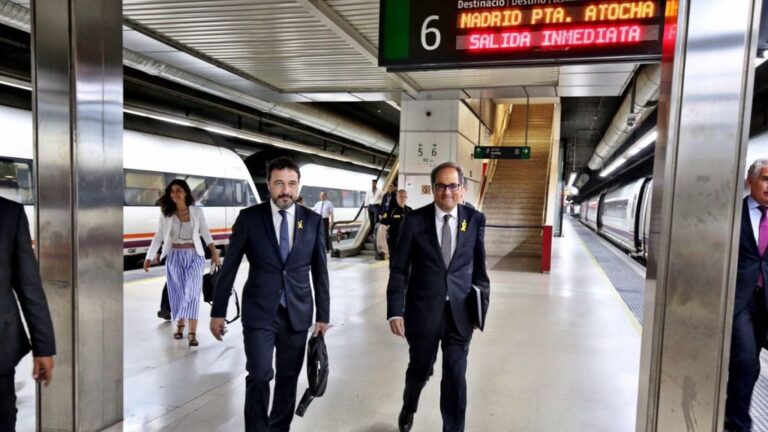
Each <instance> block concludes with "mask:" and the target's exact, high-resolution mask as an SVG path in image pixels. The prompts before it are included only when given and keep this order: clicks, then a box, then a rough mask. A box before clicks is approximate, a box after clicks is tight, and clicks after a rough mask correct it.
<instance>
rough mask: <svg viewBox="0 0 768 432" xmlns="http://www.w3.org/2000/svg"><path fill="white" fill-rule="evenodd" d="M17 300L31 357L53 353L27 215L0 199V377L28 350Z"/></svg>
mask: <svg viewBox="0 0 768 432" xmlns="http://www.w3.org/2000/svg"><path fill="white" fill-rule="evenodd" d="M14 293H16V295H15V296H14ZM17 299H18V303H19V304H20V305H21V309H22V311H23V313H24V319H25V320H26V322H27V326H28V327H29V333H30V335H31V339H32V343H31V349H32V352H33V354H34V356H35V357H48V356H52V355H54V354H56V344H55V342H54V335H53V324H52V322H51V315H50V313H49V311H48V301H47V300H46V298H45V293H44V292H43V285H42V283H41V282H40V273H39V270H38V267H37V261H36V260H35V254H34V252H33V250H32V238H31V237H30V235H29V223H28V222H27V215H26V214H25V213H24V207H22V206H21V205H20V204H17V203H15V202H13V201H9V200H7V199H4V198H0V341H2V345H3V346H2V348H0V375H2V374H6V373H10V372H11V371H12V370H13V369H14V368H15V367H16V365H17V364H18V363H19V360H21V358H22V357H24V356H25V355H26V354H27V353H28V352H29V350H30V339H29V338H27V333H26V332H25V331H24V325H23V324H22V322H21V313H20V312H19V308H18V307H17V306H16V300H17Z"/></svg>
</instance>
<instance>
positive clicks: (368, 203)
mask: <svg viewBox="0 0 768 432" xmlns="http://www.w3.org/2000/svg"><path fill="white" fill-rule="evenodd" d="M377 184H378V180H376V179H371V189H370V190H368V191H366V192H365V202H364V204H365V208H367V209H368V220H370V221H371V228H372V229H373V227H374V226H376V223H378V222H379V210H380V204H379V203H380V202H381V192H380V191H379V187H378V185H377Z"/></svg>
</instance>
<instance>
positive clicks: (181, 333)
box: [173, 324, 184, 339]
mask: <svg viewBox="0 0 768 432" xmlns="http://www.w3.org/2000/svg"><path fill="white" fill-rule="evenodd" d="M183 337H184V324H176V333H174V334H173V338H174V339H181V338H183Z"/></svg>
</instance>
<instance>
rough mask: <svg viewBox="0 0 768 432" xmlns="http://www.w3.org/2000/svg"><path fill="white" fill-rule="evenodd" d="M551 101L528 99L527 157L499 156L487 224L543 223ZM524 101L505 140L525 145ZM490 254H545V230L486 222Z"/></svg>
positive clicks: (488, 200)
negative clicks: (502, 157) (543, 247)
mask: <svg viewBox="0 0 768 432" xmlns="http://www.w3.org/2000/svg"><path fill="white" fill-rule="evenodd" d="M553 113H554V106H553V105H552V104H541V105H530V106H529V111H528V146H529V147H531V158H530V159H528V160H500V161H498V165H497V166H496V172H495V174H494V176H493V179H492V180H491V183H490V185H489V187H488V193H487V194H486V196H485V200H484V202H483V213H485V215H486V218H487V223H488V224H489V225H494V224H497V225H542V224H543V223H544V211H545V208H544V205H545V202H546V188H547V177H548V168H549V156H550V150H551V147H552V121H553ZM525 125H526V106H525V105H515V106H514V107H513V108H512V112H511V113H510V118H509V121H508V127H507V130H506V132H505V133H504V137H503V141H502V145H503V146H524V145H526V144H525V142H526V139H525V132H526V126H525ZM485 249H486V253H487V255H489V256H505V257H541V230H536V229H501V228H488V229H487V230H486V236H485Z"/></svg>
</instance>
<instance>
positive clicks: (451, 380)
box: [403, 302, 471, 432]
mask: <svg viewBox="0 0 768 432" xmlns="http://www.w3.org/2000/svg"><path fill="white" fill-rule="evenodd" d="M407 329H408V323H406V337H407V339H408V347H409V354H410V362H409V363H408V369H407V370H406V372H405V390H404V392H403V410H404V411H407V412H411V413H415V412H416V410H417V408H418V404H419V396H420V395H421V390H422V389H423V388H424V386H425V385H426V383H427V381H428V380H429V377H430V376H432V372H433V366H434V364H435V360H436V359H437V349H438V345H441V346H442V350H443V376H442V380H441V381H440V413H441V414H442V416H443V431H444V432H460V431H463V430H464V419H465V413H466V410H467V380H466V373H467V354H469V343H470V341H471V337H470V338H465V337H464V336H462V335H461V334H460V333H459V331H458V329H457V328H456V324H455V323H454V320H453V313H452V312H451V307H450V304H449V303H448V302H445V308H444V310H443V316H442V318H441V324H440V333H439V334H437V335H435V336H433V337H426V336H419V335H412V334H408V330H407Z"/></svg>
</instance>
